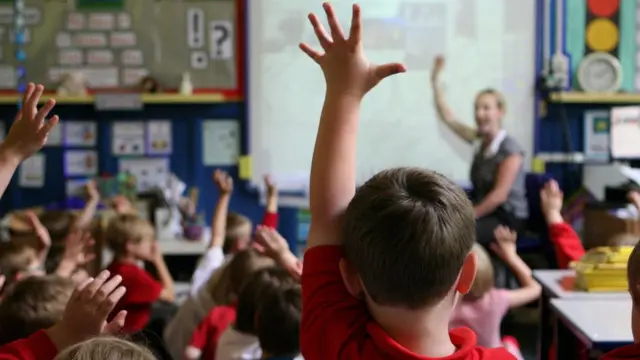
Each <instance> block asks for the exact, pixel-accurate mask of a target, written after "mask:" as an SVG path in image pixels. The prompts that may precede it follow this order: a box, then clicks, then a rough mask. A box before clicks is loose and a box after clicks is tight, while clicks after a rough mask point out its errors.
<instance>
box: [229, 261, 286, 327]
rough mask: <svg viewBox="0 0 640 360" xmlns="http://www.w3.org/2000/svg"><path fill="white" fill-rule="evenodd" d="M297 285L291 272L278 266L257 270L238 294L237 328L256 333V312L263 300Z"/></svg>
mask: <svg viewBox="0 0 640 360" xmlns="http://www.w3.org/2000/svg"><path fill="white" fill-rule="evenodd" d="M295 285H297V283H296V281H295V280H294V279H293V278H292V277H291V275H289V273H288V272H287V271H286V270H284V269H282V268H280V267H276V266H272V267H268V268H266V269H262V270H259V271H257V272H256V273H255V274H253V275H252V276H251V279H249V281H248V282H247V283H246V284H245V286H244V288H243V289H242V291H241V292H240V295H239V296H238V306H237V308H236V323H235V329H236V330H238V331H240V332H242V333H245V334H251V335H257V334H256V314H257V312H258V308H259V307H260V304H261V303H262V301H263V300H264V299H265V298H267V297H269V296H270V295H271V294H273V293H274V292H276V291H282V290H283V289H286V288H288V287H291V286H295Z"/></svg>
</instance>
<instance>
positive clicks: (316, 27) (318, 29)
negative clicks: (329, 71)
mask: <svg viewBox="0 0 640 360" xmlns="http://www.w3.org/2000/svg"><path fill="white" fill-rule="evenodd" d="M309 22H310V23H311V26H312V27H313V32H315V34H316V37H317V38H318V41H319V42H320V46H322V48H323V49H324V50H325V51H326V50H327V49H328V48H329V46H331V44H332V43H333V42H332V40H331V38H330V37H329V34H327V31H326V30H325V29H324V25H322V23H321V22H320V19H319V18H318V16H317V15H316V14H314V13H311V14H309Z"/></svg>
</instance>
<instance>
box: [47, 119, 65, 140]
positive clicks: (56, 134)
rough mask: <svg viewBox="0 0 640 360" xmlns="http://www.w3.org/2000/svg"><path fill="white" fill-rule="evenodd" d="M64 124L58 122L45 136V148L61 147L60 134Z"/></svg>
mask: <svg viewBox="0 0 640 360" xmlns="http://www.w3.org/2000/svg"><path fill="white" fill-rule="evenodd" d="M63 128H64V124H63V122H62V121H59V122H58V125H56V126H54V127H53V129H51V131H50V132H49V136H47V143H46V144H45V145H46V146H60V145H62V133H63Z"/></svg>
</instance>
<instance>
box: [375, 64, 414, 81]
mask: <svg viewBox="0 0 640 360" xmlns="http://www.w3.org/2000/svg"><path fill="white" fill-rule="evenodd" d="M406 71H407V68H406V67H405V66H404V65H402V64H400V63H389V64H384V65H377V66H376V67H375V70H374V73H375V75H376V78H378V79H379V80H382V79H384V78H386V77H389V76H391V75H395V74H400V73H403V72H406Z"/></svg>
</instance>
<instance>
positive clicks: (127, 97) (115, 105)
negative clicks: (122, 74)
mask: <svg viewBox="0 0 640 360" xmlns="http://www.w3.org/2000/svg"><path fill="white" fill-rule="evenodd" d="M94 105H95V108H96V110H98V111H130V110H142V109H143V108H144V103H143V102H142V95H141V94H133V93H129V94H97V95H96V96H95V101H94Z"/></svg>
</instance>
